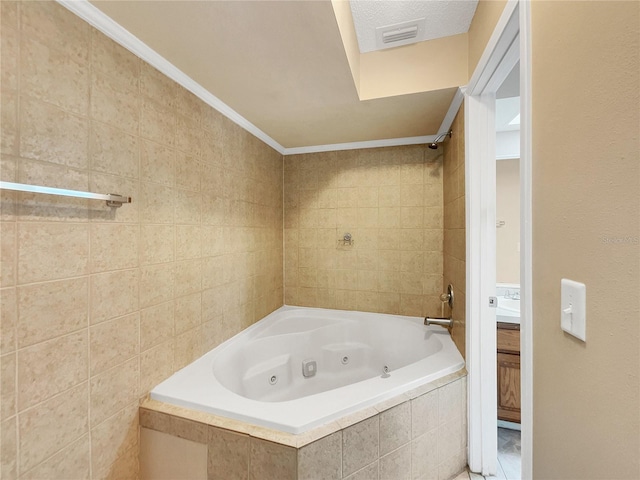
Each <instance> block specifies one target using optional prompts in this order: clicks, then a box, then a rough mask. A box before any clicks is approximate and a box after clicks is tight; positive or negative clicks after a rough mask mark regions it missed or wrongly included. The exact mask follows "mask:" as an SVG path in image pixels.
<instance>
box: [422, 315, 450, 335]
mask: <svg viewBox="0 0 640 480" xmlns="http://www.w3.org/2000/svg"><path fill="white" fill-rule="evenodd" d="M424 324H425V325H440V326H441V327H446V328H447V329H448V330H449V332H451V329H452V328H453V318H437V317H429V316H427V317H424Z"/></svg>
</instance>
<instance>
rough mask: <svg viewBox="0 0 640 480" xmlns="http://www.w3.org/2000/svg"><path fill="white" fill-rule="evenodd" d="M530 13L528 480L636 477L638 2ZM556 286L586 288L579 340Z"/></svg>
mask: <svg viewBox="0 0 640 480" xmlns="http://www.w3.org/2000/svg"><path fill="white" fill-rule="evenodd" d="M531 15H532V20H531V27H532V32H531V38H532V42H533V43H532V48H533V62H532V63H533V75H532V81H533V227H534V238H533V286H534V291H533V296H534V298H533V300H534V312H533V316H534V318H533V328H534V339H533V346H534V365H533V372H534V384H533V391H534V430H533V435H534V437H533V441H534V445H533V448H534V449H533V462H534V465H533V468H534V471H533V474H534V478H544V479H554V478H556V479H577V478H581V479H586V478H594V479H596V478H598V479H602V478H609V479H613V478H615V479H637V478H639V477H640V464H639V459H640V456H639V455H638V452H640V418H639V417H640V409H639V405H640V394H639V391H640V387H639V383H638V382H639V377H640V338H639V330H640V322H639V318H640V306H639V295H638V292H640V248H639V245H638V244H639V241H638V237H639V236H640V224H639V222H640V211H639V205H638V192H639V191H640V158H639V153H638V152H639V149H638V145H639V138H638V132H640V118H639V115H640V109H639V108H638V105H639V104H640V99H639V97H638V85H640V76H639V71H640V64H639V58H638V57H639V55H638V54H639V51H640V45H639V39H640V32H639V25H640V4H639V3H638V2H532V3H531ZM568 19H569V20H568ZM561 278H570V279H573V280H577V281H579V282H584V283H585V284H586V286H587V332H586V338H587V341H586V343H583V342H581V341H579V340H576V339H575V338H573V337H571V336H569V335H568V334H565V333H563V332H562V330H561V329H560V313H559V312H560V279H561Z"/></svg>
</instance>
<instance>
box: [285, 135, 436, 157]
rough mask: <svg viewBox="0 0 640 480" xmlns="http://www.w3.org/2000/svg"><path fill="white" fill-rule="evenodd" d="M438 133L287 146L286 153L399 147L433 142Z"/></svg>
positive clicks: (296, 153) (298, 153)
mask: <svg viewBox="0 0 640 480" xmlns="http://www.w3.org/2000/svg"><path fill="white" fill-rule="evenodd" d="M435 138H436V135H428V136H422V137H404V138H388V139H384V140H368V141H365V142H348V143H333V144H330V145H314V146H310V147H294V148H285V150H284V155H300V154H303V153H320V152H336V151H340V150H359V149H363V148H380V147H398V146H401V145H420V144H422V143H430V142H433V141H434V140H435Z"/></svg>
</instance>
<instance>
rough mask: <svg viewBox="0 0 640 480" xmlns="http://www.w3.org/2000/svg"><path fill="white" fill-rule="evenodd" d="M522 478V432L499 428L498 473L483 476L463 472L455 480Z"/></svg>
mask: <svg viewBox="0 0 640 480" xmlns="http://www.w3.org/2000/svg"><path fill="white" fill-rule="evenodd" d="M467 478H469V479H470V480H483V479H484V480H520V432H519V431H517V430H508V429H506V428H499V429H498V473H497V475H496V476H495V477H494V476H489V477H483V476H482V475H478V474H476V473H466V472H465V473H462V474H460V476H459V477H457V478H456V479H455V480H467Z"/></svg>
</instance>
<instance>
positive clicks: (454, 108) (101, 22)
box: [56, 0, 464, 155]
mask: <svg viewBox="0 0 640 480" xmlns="http://www.w3.org/2000/svg"><path fill="white" fill-rule="evenodd" d="M56 1H57V2H58V3H59V4H60V5H62V6H63V7H64V8H66V9H67V10H69V11H70V12H72V13H74V14H75V15H77V16H78V17H80V18H82V19H83V20H84V21H86V22H87V23H89V24H90V25H91V26H93V27H95V28H96V29H97V30H99V31H100V32H102V33H103V34H105V35H106V36H107V37H109V38H110V39H112V40H113V41H115V42H116V43H118V44H119V45H122V46H123V47H124V48H126V49H127V50H129V51H130V52H131V53H133V54H134V55H136V56H137V57H139V58H141V59H142V60H144V61H145V62H147V63H148V64H149V65H151V66H152V67H154V68H156V69H157V70H159V71H160V72H162V73H163V74H165V75H166V76H167V77H169V78H171V79H172V80H173V81H175V82H176V83H178V84H179V85H181V86H183V87H184V88H186V89H187V90H189V91H190V92H191V93H193V94H194V95H196V96H197V97H198V98H200V99H201V100H202V101H203V102H205V103H206V104H207V105H209V106H211V107H212V108H214V109H216V110H217V111H219V112H220V113H221V114H222V115H224V116H225V117H227V118H228V119H230V120H231V121H232V122H234V123H236V124H237V125H238V126H240V127H242V128H244V129H245V130H246V131H247V132H249V133H251V134H252V135H254V136H256V137H257V138H259V139H260V140H262V141H263V142H264V143H266V144H267V145H269V146H270V147H271V148H273V149H274V150H276V151H277V152H278V153H280V154H281V155H298V154H303V153H319V152H333V151H339V150H356V149H365V148H380V147H397V146H402V145H419V144H426V143H430V142H432V141H434V140H435V139H436V137H437V135H425V136H420V137H403V138H389V139H383V140H370V141H363V142H348V143H334V144H329V145H315V146H306V147H293V148H286V147H284V146H282V145H281V144H280V143H278V142H277V141H276V140H274V139H273V138H271V137H270V136H269V135H267V134H266V133H265V132H263V131H262V130H260V129H259V128H258V127H256V126H255V125H254V124H253V123H251V122H250V121H249V120H247V119H246V118H244V117H243V116H242V115H240V114H239V113H238V112H236V111H235V110H234V109H232V108H231V107H230V106H229V105H227V104H226V103H224V102H223V101H222V100H220V99H219V98H218V97H216V96H215V95H213V94H212V93H211V92H209V91H208V90H207V89H205V88H204V87H203V86H202V85H200V84H199V83H198V82H196V81H195V80H193V79H192V78H191V77H189V76H188V75H187V74H186V73H184V72H183V71H182V70H180V69H179V68H178V67H176V66H175V65H173V64H172V63H171V62H169V61H168V60H167V59H166V58H164V57H163V56H162V55H160V54H159V53H158V52H156V51H155V50H153V49H152V48H151V47H149V46H148V45H147V44H146V43H144V42H143V41H142V40H140V39H139V38H138V37H136V36H135V35H133V34H132V33H131V32H129V31H128V30H127V29H126V28H124V27H123V26H122V25H120V24H119V23H117V22H116V21H115V20H113V19H112V18H110V17H109V16H108V15H106V14H105V13H104V12H102V10H100V9H98V8H97V7H95V6H93V5H92V4H91V3H89V1H88V0H56ZM463 92H464V90H463V87H461V88H460V89H458V91H457V92H456V94H455V95H454V97H453V100H452V102H451V106H450V107H449V110H448V111H447V114H446V116H445V119H444V120H443V122H442V125H441V127H440V130H439V133H444V132H447V131H449V128H450V127H451V123H453V119H454V118H455V115H456V113H457V112H458V109H459V108H460V104H461V103H462V100H463V97H464V93H463Z"/></svg>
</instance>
